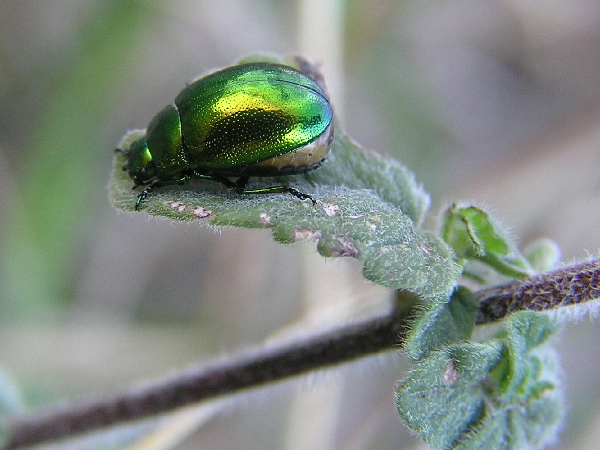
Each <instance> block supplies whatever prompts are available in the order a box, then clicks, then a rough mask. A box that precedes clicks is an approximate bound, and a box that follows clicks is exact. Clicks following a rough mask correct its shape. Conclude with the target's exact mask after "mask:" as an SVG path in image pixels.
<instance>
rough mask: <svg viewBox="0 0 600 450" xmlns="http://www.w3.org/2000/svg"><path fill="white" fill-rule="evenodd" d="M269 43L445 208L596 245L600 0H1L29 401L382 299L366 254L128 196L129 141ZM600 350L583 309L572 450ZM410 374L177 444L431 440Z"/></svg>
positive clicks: (4, 129) (296, 401) (376, 306)
mask: <svg viewBox="0 0 600 450" xmlns="http://www.w3.org/2000/svg"><path fill="white" fill-rule="evenodd" d="M256 52H273V53H280V54H283V53H290V52H292V53H297V52H301V53H303V54H305V55H306V56H308V57H309V58H312V59H314V60H316V61H318V62H320V63H322V65H323V66H322V67H323V71H324V74H325V77H326V80H327V83H328V87H329V89H330V91H331V97H332V101H333V103H334V106H335V108H336V113H337V114H338V117H339V118H340V120H341V122H342V124H343V126H344V128H345V130H346V131H347V132H348V133H349V134H350V135H351V136H352V137H354V138H355V139H356V140H357V141H358V142H360V143H361V144H362V145H364V146H365V147H367V148H370V149H373V150H375V151H377V152H379V153H382V154H385V155H389V156H392V157H394V158H396V159H398V160H400V161H401V162H403V163H404V164H405V165H406V166H408V167H409V168H410V169H411V170H413V171H414V172H415V173H416V175H417V179H418V181H419V182H421V183H423V184H424V186H425V188H426V190H428V191H429V192H430V193H431V196H432V212H433V213H437V212H439V211H441V210H442V208H444V207H445V206H447V205H448V204H449V203H451V202H454V201H461V200H466V201H473V202H476V203H477V204H479V205H483V206H485V207H487V208H491V209H492V210H493V211H494V212H495V213H496V215H497V216H498V217H499V218H501V219H502V221H503V222H504V223H505V224H506V225H507V226H508V227H510V228H511V229H512V230H513V232H514V235H515V236H516V237H518V239H519V241H520V242H521V243H522V244H524V245H525V244H527V243H528V242H530V241H532V240H534V239H537V238H540V237H548V238H551V239H553V240H555V241H556V242H557V243H558V244H559V245H560V247H561V248H562V251H563V256H562V260H563V261H565V262H570V261H573V260H574V259H582V258H585V257H587V256H588V255H589V254H596V252H597V249H598V247H599V245H600V231H599V230H598V223H599V222H600V3H599V2H597V1H596V0H572V1H569V2H564V1H562V0H543V1H527V0H525V1H523V0H519V1H517V0H506V1H500V0H497V1H494V0H483V1H482V0H448V1H445V2H433V1H415V0H412V1H410V0H406V1H392V0H374V1H370V2H362V1H357V0H352V1H350V0H349V1H342V0H338V1H334V0H331V1H309V0H307V1H302V0H297V1H292V0H289V1H274V0H247V1H241V0H221V1H219V2H214V1H208V0H204V1H203V0H199V1H193V0H171V1H158V0H136V1H133V0H127V1H117V0H102V1H98V0H85V1H82V0H46V1H44V2H40V1H33V0H21V1H2V2H0V193H1V195H0V365H1V370H2V371H3V372H4V373H5V376H6V377H8V378H9V379H12V380H13V381H14V382H16V384H17V385H18V387H19V388H20V389H21V395H22V398H23V401H24V403H25V405H26V406H27V407H28V408H38V407H43V406H46V405H50V404H55V403H57V402H63V401H66V400H72V399H77V398H80V397H82V396H86V395H89V394H99V395H101V394H102V393H106V392H112V391H113V390H115V389H118V388H122V387H123V386H127V385H130V384H132V383H135V382H138V381H140V380H144V379H152V378H155V377H158V376H161V375H164V374H166V373H171V372H173V371H176V370H179V369H181V368H186V367H188V366H189V365H190V364H196V363H200V364H201V363H202V362H206V361H210V360H213V359H215V358H218V357H221V356H222V355H224V354H232V353H234V352H235V351H237V350H239V349H244V348H248V347H252V346H256V345H260V344H261V343H262V342H264V340H265V339H268V340H283V339H293V335H294V332H295V330H296V331H297V330H301V332H303V333H306V332H312V331H314V330H318V329H328V328H330V327H331V326H334V325H335V324H336V323H344V322H347V321H348V320H353V319H355V318H357V317H359V316H368V315H372V314H374V313H377V312H379V311H383V310H385V309H386V306H387V300H388V293H387V292H386V291H385V290H383V289H379V288H377V287H375V286H371V285H368V283H366V282H365V281H363V279H362V278H361V277H360V267H359V265H358V264H356V262H354V261H331V260H328V261H326V260H324V259H323V258H320V257H318V256H315V255H313V244H310V243H297V244H294V245H290V246H283V245H278V244H275V243H273V242H272V240H271V238H270V236H269V233H268V232H267V231H249V230H234V229H227V230H217V231H215V230H213V229H209V228H207V227H205V226H200V225H198V224H180V223H170V222H168V221H165V220H157V219H149V218H148V216H146V215H145V214H144V213H139V214H125V213H119V212H117V211H115V210H114V209H112V208H111V206H110V205H109V202H108V200H107V189H106V186H107V183H108V178H109V173H110V169H111V160H112V157H113V149H114V148H115V146H116V144H117V142H118V141H119V139H120V137H121V136H122V135H123V134H124V133H125V132H126V131H127V130H129V129H133V128H143V127H145V126H146V125H147V123H148V122H149V120H150V119H151V118H152V117H153V115H154V114H155V113H156V112H157V111H159V110H160V109H161V108H162V107H163V106H165V105H166V104H168V103H171V102H172V101H173V100H174V98H175V96H176V94H177V93H178V92H179V91H180V90H181V89H182V88H183V86H184V85H185V83H186V82H188V81H190V80H191V79H193V78H194V77H196V76H197V75H198V74H200V73H203V72H205V71H206V70H208V69H211V68H215V67H223V66H227V65H230V64H232V63H234V62H235V61H236V60H237V59H238V58H240V57H242V56H245V55H247V54H250V53H256ZM426 225H427V227H429V228H431V229H435V227H436V222H435V220H434V219H431V220H429V221H428V222H427V223H426ZM324 274H325V275H324ZM598 342H600V327H599V326H598V324H597V323H596V322H594V321H592V320H589V319H588V318H587V317H585V318H583V319H582V320H581V321H580V322H579V323H575V324H571V325H569V326H568V327H567V328H566V330H565V332H564V333H563V334H562V335H561V338H560V342H558V344H557V348H558V350H559V352H560V354H561V358H562V361H563V365H564V378H565V380H566V381H565V384H566V393H567V402H568V405H569V410H570V411H569V415H568V418H567V421H566V423H565V425H564V430H563V433H562V435H561V438H560V442H559V443H557V444H556V448H565V449H566V448H580V449H582V448H590V449H591V448H596V447H597V442H599V440H600V436H599V433H600V429H599V428H598V426H597V423H598V422H599V421H600V407H599V406H598V402H597V398H598V395H600V376H598V373H600V360H599V359H598V358H597V357H596V355H597V352H598ZM407 368H408V365H407V364H406V361H404V360H403V358H402V357H401V356H400V355H398V354H396V353H394V352H390V353H388V354H385V355H381V356H377V357H373V358H367V359H365V360H363V361H360V362H357V363H354V364H349V365H347V366H345V367H343V368H338V369H335V370H330V371H327V372H325V373H323V374H312V375H310V376H309V377H305V378H303V379H301V380H292V381H288V382H285V383H283V384H279V385H277V386H273V387H268V388H265V389H261V390H259V391H258V392H254V393H250V394H245V395H243V396H237V397H234V398H232V399H230V400H227V401H220V402H215V403H214V404H212V407H209V408H208V409H206V408H207V407H204V408H205V409H198V408H196V409H194V408H192V410H194V411H192V412H193V413H194V414H192V413H189V411H188V413H189V414H190V415H189V416H188V418H189V417H192V419H190V423H191V425H190V426H189V427H188V428H186V429H184V430H180V431H177V432H175V435H174V436H173V435H172V436H171V437H172V441H171V443H172V445H171V447H165V448H178V449H179V448H181V449H187V448H190V449H191V448H199V447H201V448H205V449H222V448H228V449H242V448H244V449H246V448H263V449H277V448H312V449H319V448H322V449H329V448H344V449H349V448H353V449H385V448H390V449H391V448H413V447H415V448H419V447H422V444H420V443H419V440H418V439H415V438H414V437H411V436H410V435H409V433H408V432H407V431H406V429H405V427H404V425H403V424H402V423H401V421H400V419H399V418H398V416H397V414H396V412H395V409H394V404H393V395H392V393H393V386H394V380H396V379H399V378H401V376H402V372H403V371H404V370H406V369H407ZM190 411H191V410H190ZM199 411H200V412H199ZM183 414H186V412H185V411H184V413H183ZM172 420H175V419H172ZM181 420H182V419H181V418H180V417H179V418H177V421H179V422H181ZM157 428H158V425H156V426H154V425H153V426H151V427H150V429H157ZM141 434H142V435H143V434H144V433H141ZM139 438H140V434H139V433H138V434H135V433H133V434H131V435H130V436H129V437H128V438H127V439H125V440H124V438H123V437H122V436H121V437H118V438H114V439H115V440H114V442H113V444H111V445H114V446H115V447H117V446H123V445H125V444H124V442H125V443H127V444H129V443H133V442H136V439H139ZM145 438H146V439H148V436H147V435H146V436H145ZM81 445H83V444H81ZM90 445H92V446H93V445H96V444H90ZM154 448H162V447H154Z"/></svg>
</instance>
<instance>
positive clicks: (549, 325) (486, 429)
mask: <svg viewBox="0 0 600 450" xmlns="http://www.w3.org/2000/svg"><path fill="white" fill-rule="evenodd" d="M556 328H557V325H556V323H554V322H553V320H552V319H550V318H549V317H548V316H544V315H542V314H538V313H531V312H519V313H515V314H514V315H513V316H511V318H510V319H509V320H508V324H507V328H506V330H505V331H502V332H501V333H500V334H499V335H498V337H496V338H493V339H491V340H489V341H487V342H485V343H483V344H473V343H457V344H452V345H448V346H446V347H443V348H440V349H439V350H436V351H433V352H431V353H430V354H429V355H428V356H426V357H424V358H423V359H421V360H420V361H419V362H417V364H416V366H415V369H414V370H413V371H412V372H411V373H410V374H409V376H408V378H407V379H406V380H405V381H404V382H403V383H402V384H401V385H400V386H399V388H398V392H397V395H396V399H397V406H398V410H399V412H400V414H401V416H402V417H403V418H404V419H405V420H406V422H407V423H408V425H409V427H410V428H411V429H413V430H415V431H416V432H418V433H419V434H420V435H421V437H422V438H423V439H424V440H425V442H427V443H428V444H429V445H431V446H434V447H438V448H450V447H454V448H469V449H471V448H473V449H475V448H507V449H520V448H528V447H532V446H533V447H538V446H541V445H543V444H546V443H548V441H549V440H551V439H552V438H553V437H554V435H555V433H556V431H557V428H558V426H559V422H560V419H561V418H562V416H563V414H564V412H563V409H564V408H563V405H562V399H561V392H560V390H559V384H558V381H557V379H556V375H555V373H556V359H555V356H554V354H553V353H552V352H551V351H550V350H549V349H548V348H547V347H544V346H543V344H545V343H546V342H547V340H548V339H549V337H550V336H551V335H552V334H553V333H554V332H555V331H556Z"/></svg>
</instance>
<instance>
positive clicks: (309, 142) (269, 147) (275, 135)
mask: <svg viewBox="0 0 600 450" xmlns="http://www.w3.org/2000/svg"><path fill="white" fill-rule="evenodd" d="M332 141H333V111H332V109H331V105H330V103H329V100H328V98H327V95H326V93H325V92H324V90H323V89H322V88H321V87H320V86H319V85H318V84H317V83H316V82H315V81H313V80H312V79H311V78H309V77H308V76H306V75H304V74H303V73H301V72H299V71H297V70H295V69H293V68H291V67H288V66H284V65H279V64H272V63H252V64H242V65H238V66H233V67H229V68H227V69H223V70H220V71H218V72H215V73H212V74H210V75H208V76H206V77H204V78H201V79H199V80H197V81H195V82H193V83H191V84H190V85H188V86H187V87H186V88H185V89H183V91H181V93H180V94H179V95H178V96H177V98H176V99H175V105H169V106H167V107H166V108H164V109H163V110H162V111H160V112H159V113H158V114H157V115H156V116H155V117H154V118H153V119H152V121H151V122H150V124H149V125H148V128H147V129H146V134H145V136H144V137H143V138H141V139H139V140H137V141H135V142H133V143H132V144H131V146H130V147H129V149H124V150H122V151H123V152H124V153H126V155H127V165H126V166H125V167H124V170H127V171H128V172H129V175H130V176H131V178H132V180H133V182H134V184H135V186H134V188H136V187H138V186H145V189H144V190H143V191H142V193H141V194H140V195H139V196H138V198H137V201H136V205H135V206H136V209H139V207H140V204H141V202H142V201H143V200H144V199H145V198H146V197H147V196H148V193H149V192H150V190H151V189H153V188H156V187H160V186H166V185H172V184H180V183H183V182H185V181H187V180H189V179H190V178H194V177H195V178H205V179H210V180H214V181H217V182H220V183H223V184H225V185H226V186H228V187H230V188H233V189H234V190H235V191H236V192H238V193H240V194H267V193H282V192H289V193H290V194H292V195H295V196H296V197H298V198H300V199H302V200H304V199H310V200H311V201H312V202H313V204H314V203H315V200H314V199H313V198H312V197H311V196H309V195H307V194H303V193H301V192H299V191H298V190H296V189H294V188H292V187H289V186H286V185H282V186H272V187H268V188H262V189H246V183H247V182H248V178H249V177H251V176H259V177H260V176H263V177H264V176H275V175H287V174H298V173H304V172H307V171H309V170H313V169H316V168H317V167H319V165H320V164H321V163H322V162H323V160H324V159H325V156H326V154H327V152H328V151H329V149H330V147H331V143H332ZM228 177H239V178H238V180H237V181H232V180H230V179H229V178H228Z"/></svg>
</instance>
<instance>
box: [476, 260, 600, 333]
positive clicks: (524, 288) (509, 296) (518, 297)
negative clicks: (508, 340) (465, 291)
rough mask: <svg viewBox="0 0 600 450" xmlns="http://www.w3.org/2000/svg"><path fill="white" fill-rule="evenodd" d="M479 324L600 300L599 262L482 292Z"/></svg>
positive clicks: (584, 263) (595, 261)
mask: <svg viewBox="0 0 600 450" xmlns="http://www.w3.org/2000/svg"><path fill="white" fill-rule="evenodd" d="M475 296H476V297H477V299H478V300H479V302H480V303H479V314H478V315H477V324H484V323H488V322H493V321H495V320H498V319H501V318H503V317H505V316H507V315H508V314H510V313H512V312H514V311H520V310H524V309H527V310H530V311H545V310H548V309H555V308H560V307H564V306H572V305H577V304H580V303H585V302H589V301H592V300H597V299H598V298H600V260H598V259H596V260H591V261H586V262H583V263H577V264H572V265H570V266H564V267H560V268H558V269H556V270H553V271H551V272H546V273H543V274H539V275H534V276H533V277H530V278H527V279H526V280H515V281H512V282H510V283H508V284H504V285H500V286H494V287H491V288H488V289H483V290H481V291H478V292H476V293H475Z"/></svg>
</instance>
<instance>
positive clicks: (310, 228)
mask: <svg viewBox="0 0 600 450" xmlns="http://www.w3.org/2000/svg"><path fill="white" fill-rule="evenodd" d="M137 136H139V132H134V133H133V134H131V135H129V136H127V137H126V138H125V140H124V141H123V142H122V143H121V145H122V146H123V147H125V148H126V146H127V145H128V144H129V143H131V141H132V139H135V138H136V137H137ZM125 160H126V158H125V155H123V154H117V155H116V157H115V164H114V168H113V182H112V183H111V186H110V194H111V198H112V202H113V204H114V205H115V207H117V208H119V209H123V210H126V211H133V210H134V206H135V200H136V197H137V195H138V193H139V189H137V190H132V189H131V187H132V185H133V183H132V181H131V179H130V178H129V176H128V174H127V172H126V171H123V170H122V167H123V166H124V165H125ZM251 183H252V184H251V186H252V187H253V188H258V187H263V186H272V185H276V184H282V183H286V184H290V185H291V186H293V187H295V188H297V189H299V190H301V191H302V192H305V193H310V194H311V195H312V196H314V197H315V198H316V199H317V201H318V203H317V205H315V206H313V205H312V204H311V203H310V202H308V201H306V202H301V201H299V200H297V199H295V198H294V197H292V196H290V195H289V194H271V195H239V194H236V193H234V192H231V191H230V190H228V189H227V188H225V187H224V186H222V185H220V184H219V183H216V182H213V181H206V180H197V181H194V182H188V183H186V184H184V185H176V186H172V187H165V188H161V189H156V190H154V191H152V193H151V195H150V196H149V197H148V198H147V199H146V200H145V201H144V203H143V205H144V207H145V208H144V212H146V213H148V214H150V215H157V216H164V217H167V218H169V219H174V220H185V221H191V220H196V221H201V222H202V223H206V224H210V225H213V226H236V227H244V228H268V229H270V230H271V231H272V233H273V236H274V238H275V240H277V241H279V242H282V243H291V242H294V241H296V240H299V239H313V240H316V241H317V250H318V251H319V253H321V254H322V255H324V256H328V257H335V256H349V257H356V258H358V259H360V260H362V261H363V264H364V266H363V273H364V276H365V277H366V278H367V279H369V280H371V281H373V282H375V283H378V284H381V285H383V286H388V287H392V288H396V289H405V290H409V291H411V292H416V293H419V294H420V295H422V296H423V297H434V296H440V295H441V296H443V297H444V298H447V296H448V294H449V293H450V292H451V290H452V288H453V286H454V283H455V281H456V279H457V278H458V276H459V275H460V267H459V266H458V264H456V263H455V261H454V255H453V253H452V250H451V249H450V248H449V247H448V246H447V245H446V244H445V243H444V242H443V241H442V240H441V239H439V238H438V237H436V236H435V235H433V234H432V233H430V232H427V231H420V230H417V229H416V228H415V223H418V222H420V221H421V220H422V218H423V215H424V213H425V211H426V210H427V206H428V204H429V197H428V196H427V194H425V193H424V192H423V190H422V188H421V187H420V186H419V185H417V184H416V182H415V180H414V176H413V175H412V173H410V172H409V171H408V170H406V169H405V168H404V167H403V166H402V165H400V164H398V163H397V162H394V161H389V160H388V161H386V160H384V159H382V158H380V157H378V156H375V155H366V154H365V153H364V152H363V151H362V150H361V149H360V148H359V147H358V145H356V144H355V143H353V142H351V141H350V140H349V139H348V138H346V136H344V134H343V133H341V132H339V131H338V132H337V134H336V138H335V141H334V145H333V148H332V150H331V152H330V154H329V155H328V158H327V160H326V162H325V163H324V164H323V166H322V167H320V168H318V169H317V170H314V171H312V172H309V173H307V174H304V175H294V176H288V177H280V178H269V179H265V178H254V179H251Z"/></svg>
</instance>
